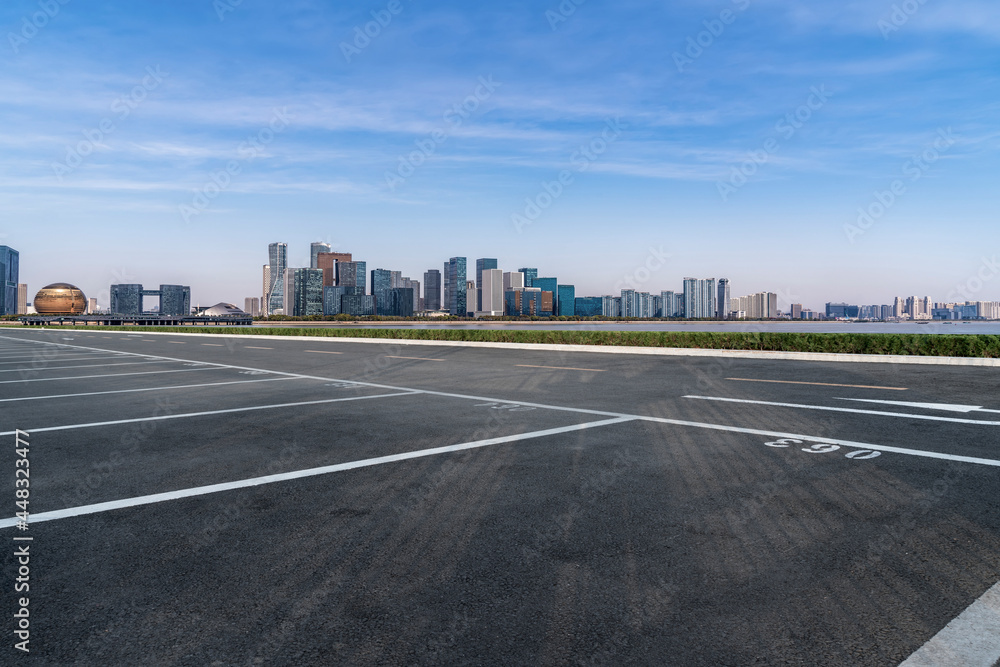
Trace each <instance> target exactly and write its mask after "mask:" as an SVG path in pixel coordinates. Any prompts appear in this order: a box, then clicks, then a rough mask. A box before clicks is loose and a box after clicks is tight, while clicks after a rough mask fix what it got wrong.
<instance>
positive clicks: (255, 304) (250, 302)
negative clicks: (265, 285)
mask: <svg viewBox="0 0 1000 667" xmlns="http://www.w3.org/2000/svg"><path fill="white" fill-rule="evenodd" d="M243 312H245V313H247V314H249V315H250V317H260V299H259V298H258V297H255V296H248V297H247V298H245V299H243Z"/></svg>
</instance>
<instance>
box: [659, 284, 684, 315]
mask: <svg viewBox="0 0 1000 667" xmlns="http://www.w3.org/2000/svg"><path fill="white" fill-rule="evenodd" d="M660 298H662V299H663V315H662V317H684V294H683V293H678V292H674V291H671V290H667V291H664V292H660Z"/></svg>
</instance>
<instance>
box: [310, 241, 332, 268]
mask: <svg viewBox="0 0 1000 667" xmlns="http://www.w3.org/2000/svg"><path fill="white" fill-rule="evenodd" d="M331 250H332V248H331V247H330V244H329V243H313V244H311V245H310V246H309V268H310V269H319V268H322V267H321V266H320V265H319V254H320V253H321V252H330V251H331Z"/></svg>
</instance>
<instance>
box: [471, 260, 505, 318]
mask: <svg viewBox="0 0 1000 667" xmlns="http://www.w3.org/2000/svg"><path fill="white" fill-rule="evenodd" d="M476 291H477V294H478V296H479V300H480V307H479V310H478V311H477V312H479V313H482V314H483V315H503V312H504V296H503V293H504V289H503V271H501V270H500V269H483V272H482V275H481V276H480V280H479V286H478V289H477V290H476Z"/></svg>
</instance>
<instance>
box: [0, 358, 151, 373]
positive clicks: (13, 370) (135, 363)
mask: <svg viewBox="0 0 1000 667" xmlns="http://www.w3.org/2000/svg"><path fill="white" fill-rule="evenodd" d="M168 363H170V362H169V361H161V360H158V359H148V360H146V361H126V362H125V363H123V364H89V365H87V366H43V367H42V368H27V367H26V368H6V369H3V370H0V373H23V372H25V371H31V372H32V373H40V372H41V371H65V370H70V369H73V368H111V367H112V366H141V365H143V364H168Z"/></svg>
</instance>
